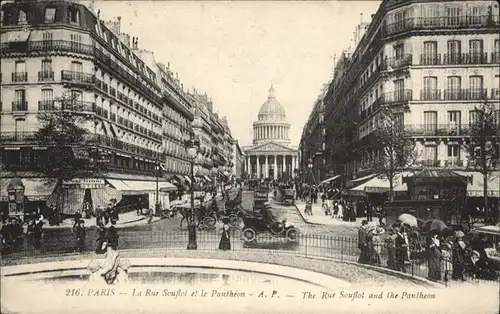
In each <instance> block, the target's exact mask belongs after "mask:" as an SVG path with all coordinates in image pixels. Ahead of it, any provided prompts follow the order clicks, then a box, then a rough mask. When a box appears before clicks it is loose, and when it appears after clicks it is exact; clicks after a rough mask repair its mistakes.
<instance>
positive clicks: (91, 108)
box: [12, 100, 162, 141]
mask: <svg viewBox="0 0 500 314" xmlns="http://www.w3.org/2000/svg"><path fill="white" fill-rule="evenodd" d="M56 109H59V108H56V106H55V101H54V100H40V101H38V110H40V111H50V110H56ZM61 109H62V110H68V111H73V112H82V113H83V112H89V113H90V112H94V113H96V114H97V115H99V116H101V117H103V118H106V119H107V118H108V111H107V110H106V109H103V108H100V107H97V106H96V105H95V103H93V102H89V101H79V100H77V101H74V102H73V103H71V104H63V106H62V108H61ZM12 111H16V112H19V111H28V102H27V101H20V100H18V101H13V102H12ZM109 118H110V120H111V121H113V122H115V123H117V124H119V125H122V126H124V127H127V128H129V129H132V130H134V131H136V132H138V133H141V134H143V135H145V136H149V137H151V138H154V139H156V140H159V141H161V139H162V137H161V135H160V134H158V133H156V132H154V131H152V130H148V129H147V128H145V127H143V126H140V125H139V124H134V123H133V122H132V121H129V120H127V119H125V118H123V117H118V118H117V116H116V114H114V113H112V114H111V115H110V116H109Z"/></svg>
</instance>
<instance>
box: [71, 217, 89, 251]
mask: <svg viewBox="0 0 500 314" xmlns="http://www.w3.org/2000/svg"><path fill="white" fill-rule="evenodd" d="M73 230H74V232H75V235H76V243H77V244H76V249H75V251H78V252H80V253H82V252H83V251H84V250H85V238H86V237H87V233H86V232H85V221H84V220H82V219H81V220H79V221H78V222H77V225H76V226H75V227H74V228H73Z"/></svg>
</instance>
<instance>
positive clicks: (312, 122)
mask: <svg viewBox="0 0 500 314" xmlns="http://www.w3.org/2000/svg"><path fill="white" fill-rule="evenodd" d="M327 90H328V84H325V85H324V86H323V88H322V90H321V92H320V94H319V95H318V98H317V99H316V101H315V102H314V105H313V108H312V110H311V113H310V114H309V117H308V119H307V122H306V124H305V125H304V127H303V129H302V136H301V139H300V144H299V155H300V157H301V158H300V161H299V162H300V164H299V169H301V171H303V172H304V171H305V172H306V173H308V172H309V170H308V164H309V162H311V163H312V164H313V168H312V169H313V170H312V171H313V173H312V174H309V175H312V177H311V179H313V181H314V182H316V183H319V182H321V181H323V180H325V179H326V177H327V176H328V175H330V174H331V175H333V173H331V170H330V169H329V168H328V167H327V163H326V155H325V150H326V124H325V117H324V114H325V106H324V99H325V94H326V92H327Z"/></svg>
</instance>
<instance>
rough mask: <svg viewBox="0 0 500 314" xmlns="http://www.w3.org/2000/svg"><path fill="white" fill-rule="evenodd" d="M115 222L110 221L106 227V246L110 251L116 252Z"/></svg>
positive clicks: (116, 234)
mask: <svg viewBox="0 0 500 314" xmlns="http://www.w3.org/2000/svg"><path fill="white" fill-rule="evenodd" d="M115 225H116V221H115V220H111V221H110V224H109V225H108V226H107V232H106V239H107V240H108V245H109V246H111V248H112V249H114V250H116V249H117V248H118V239H119V236H118V231H117V230H116V228H115Z"/></svg>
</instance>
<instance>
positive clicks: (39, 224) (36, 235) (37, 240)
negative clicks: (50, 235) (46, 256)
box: [33, 220, 43, 250]
mask: <svg viewBox="0 0 500 314" xmlns="http://www.w3.org/2000/svg"><path fill="white" fill-rule="evenodd" d="M42 237H43V221H42V220H39V221H35V225H34V226H33V247H34V248H35V249H37V250H38V249H39V248H40V247H41V246H42Z"/></svg>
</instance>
